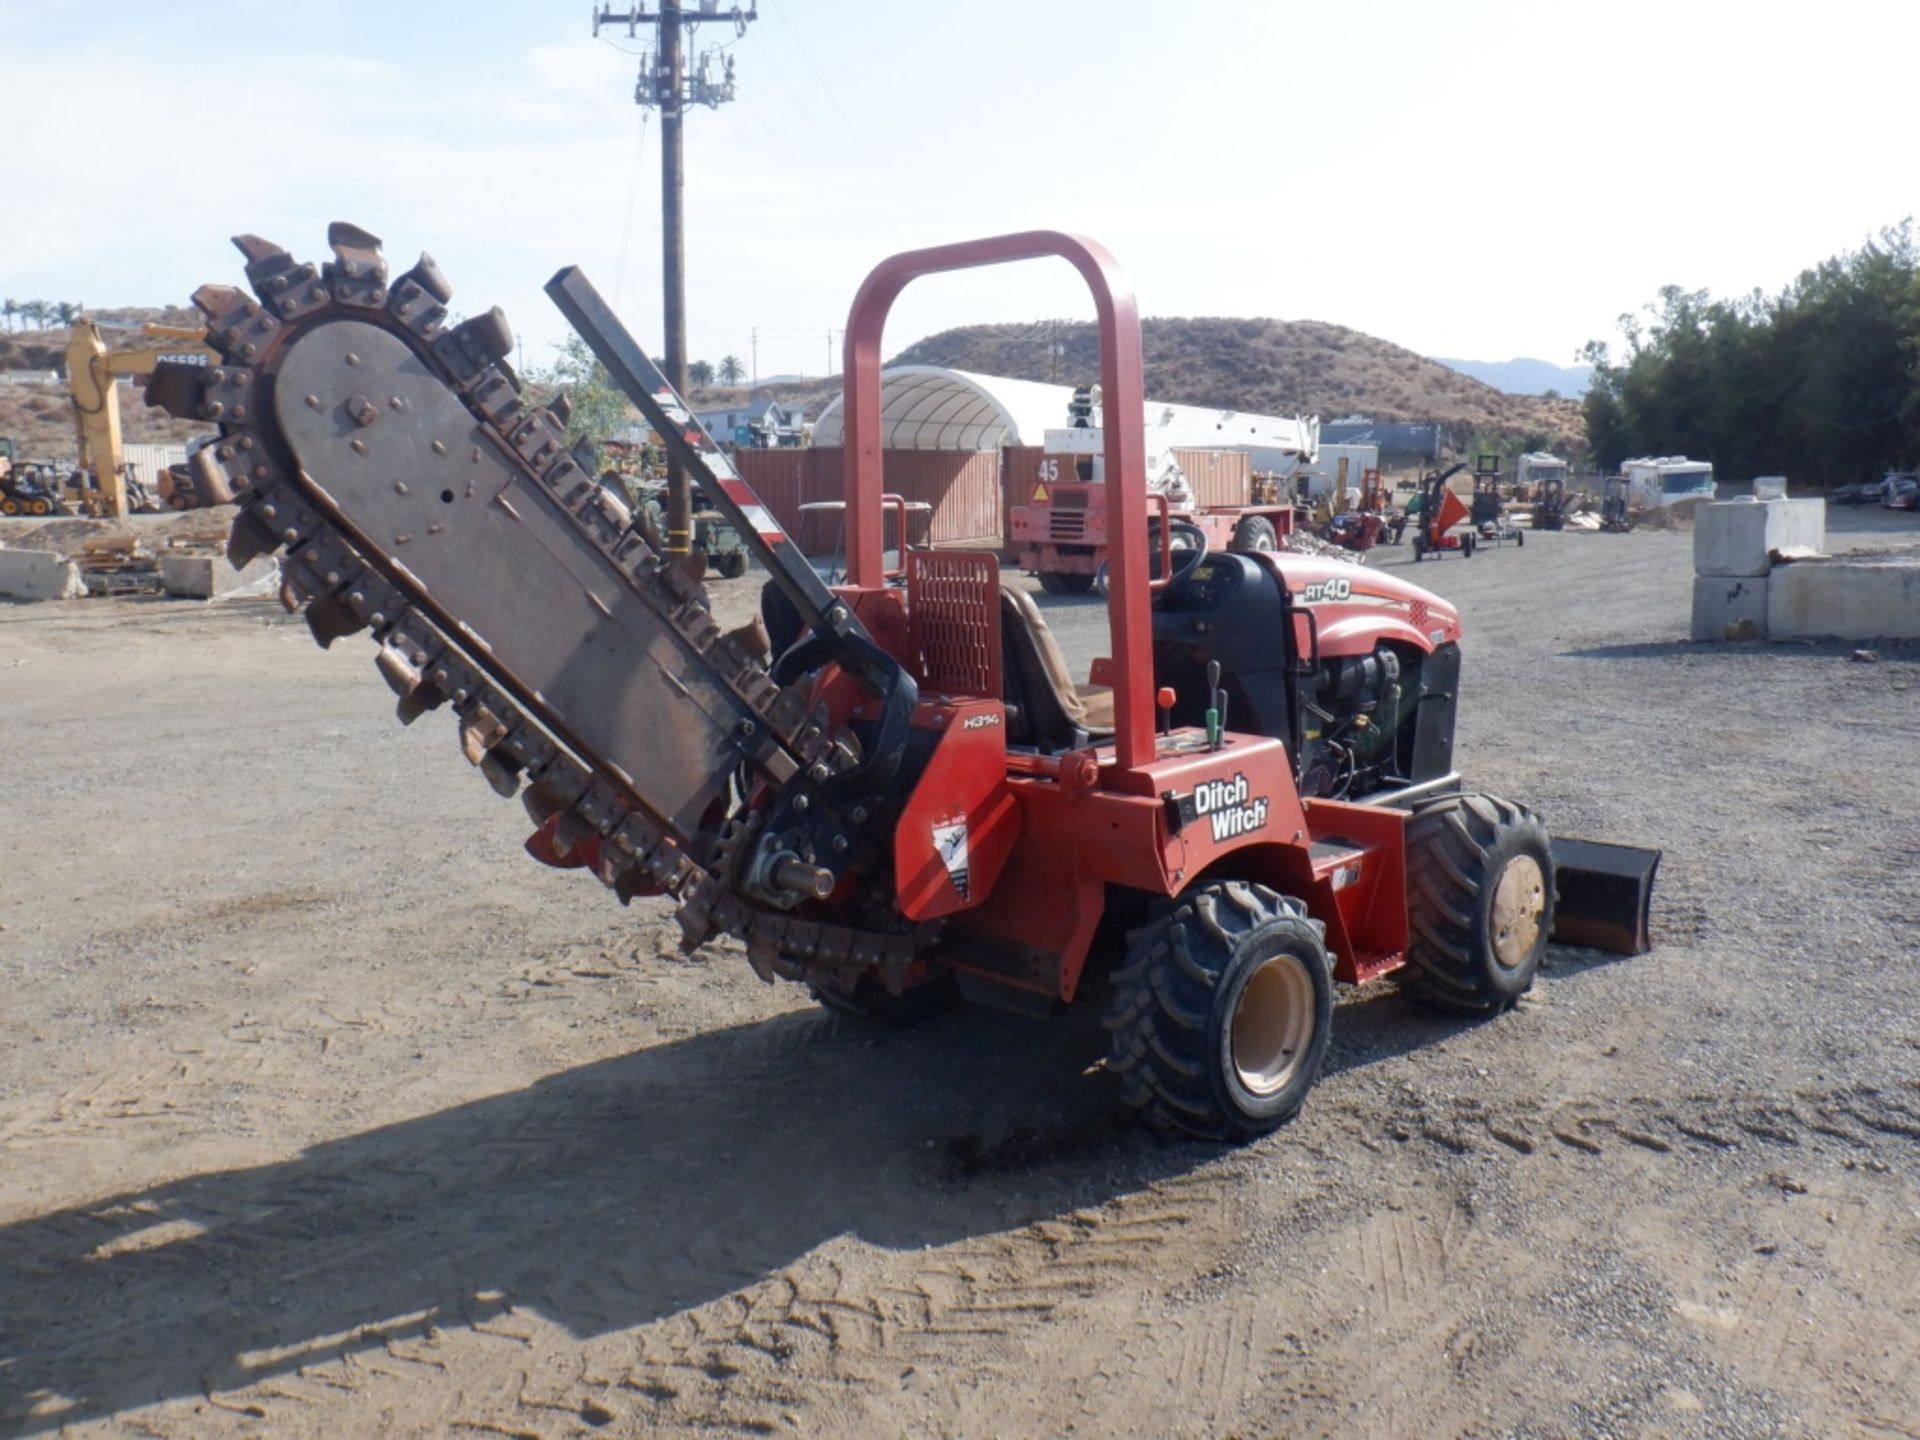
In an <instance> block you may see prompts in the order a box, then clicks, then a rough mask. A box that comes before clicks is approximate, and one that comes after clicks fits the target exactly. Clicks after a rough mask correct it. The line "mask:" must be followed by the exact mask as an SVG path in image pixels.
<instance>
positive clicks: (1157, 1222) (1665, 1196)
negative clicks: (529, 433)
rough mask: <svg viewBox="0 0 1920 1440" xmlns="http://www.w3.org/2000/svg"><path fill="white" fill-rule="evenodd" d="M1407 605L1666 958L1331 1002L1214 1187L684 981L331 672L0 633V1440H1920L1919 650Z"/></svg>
mask: <svg viewBox="0 0 1920 1440" xmlns="http://www.w3.org/2000/svg"><path fill="white" fill-rule="evenodd" d="M1832 525H1833V529H1834V532H1835V534H1834V536H1833V542H1834V548H1844V547H1846V546H1855V545H1858V546H1865V547H1873V546H1879V545H1884V544H1888V543H1892V542H1893V541H1894V540H1910V539H1912V538H1914V531H1915V527H1914V526H1913V524H1912V523H1911V521H1910V520H1908V521H1902V520H1901V518H1900V517H1886V516H1882V515H1879V514H1858V515H1848V514H1846V513H1845V512H1839V511H1836V512H1835V513H1834V515H1833V517H1832ZM1843 532H1845V533H1843ZM16 543H17V542H16ZM1408 559H1409V557H1408V556H1407V555H1406V554H1405V553H1404V552H1385V554H1384V555H1383V556H1382V557H1380V563H1384V564H1386V565H1387V566H1389V567H1392V568H1395V569H1396V570H1397V569H1398V567H1400V566H1403V565H1406V564H1407V561H1408ZM1405 573H1407V574H1409V575H1410V576H1417V578H1418V579H1419V581H1420V582H1421V583H1423V584H1426V585H1429V586H1431V587H1432V588H1434V589H1436V590H1438V591H1440V592H1441V593H1443V594H1445V595H1448V596H1450V597H1452V598H1454V599H1455V600H1456V601H1457V602H1458V603H1459V604H1460V605H1461V606H1462V608H1463V610H1464V612H1465V617H1466V626H1467V636H1468V638H1467V641H1466V646H1465V650H1466V667H1465V682H1464V684H1465V693H1464V699H1463V702H1462V706H1461V741H1460V758H1461V765H1462V769H1463V770H1464V771H1465V772H1466V773H1467V775H1468V777H1469V779H1470V781H1472V782H1473V783H1475V784H1478V785H1480V786H1482V787H1484V788H1487V789H1492V790H1497V791H1499V792H1501V793H1504V794H1507V795H1510V796H1512V797H1514V798H1517V799H1522V800H1524V801H1526V802H1527V803H1529V804H1531V805H1533V806H1535V807H1536V808H1538V809H1539V810H1540V811H1541V812H1542V813H1543V814H1544V815H1545V817H1546V818H1547V820H1548V822H1549V824H1550V825H1552V826H1553V827H1555V828H1556V829H1557V830H1559V831H1561V832H1563V833H1569V834H1578V835H1587V836H1591V837H1595V838H1612V839H1618V840H1623V841H1629V842H1640V843H1652V844H1658V845H1662V846H1664V847H1665V848H1666V860H1665V864H1664V866H1663V868H1662V871H1661V875H1660V883H1659V890H1658V897H1657V905H1656V911H1655V922H1654V923H1655V933H1656V940H1657V949H1656V950H1655V952H1654V953H1653V954H1652V955H1649V956H1646V957H1643V958H1640V959H1635V960H1627V961H1620V960H1613V959H1610V958H1607V957H1601V956H1599V955H1596V954H1593V953H1590V952H1581V951H1573V950H1560V949H1556V950H1555V951H1554V952H1553V954H1552V956H1551V960H1550V964H1549V968H1548V970H1547V971H1546V973H1545V975H1544V977H1543V979H1542V981H1541V983H1540V984H1539V986H1538V987H1537V988H1536V990H1535V992H1534V993H1533V995H1532V996H1530V997H1529V998H1528V999H1527V1000H1526V1001H1525V1002H1524V1003H1523V1004H1522V1005H1521V1006H1520V1007H1519V1008H1518V1009H1517V1010H1516V1011H1514V1012H1512V1013H1510V1014H1507V1015H1504V1016H1501V1017H1500V1018H1498V1019H1495V1020H1491V1021H1488V1022H1486V1023H1479V1024H1473V1023H1463V1022H1461V1021H1458V1020H1452V1019H1440V1018H1436V1017H1435V1016H1433V1015H1431V1014H1429V1013H1427V1012H1425V1011H1423V1010H1421V1009H1419V1008H1417V1007H1416V1006H1414V1005H1413V1004H1411V1003H1409V1002H1408V1001H1406V1000H1404V999H1402V998H1401V997H1400V996H1399V995H1398V994H1397V993H1396V992H1395V990H1394V989H1393V987H1392V985H1391V984H1390V983H1381V984H1378V985H1375V986H1372V987H1369V988H1367V989H1364V990H1360V991H1354V992H1349V993H1345V994H1343V995H1342V997H1341V1004H1340V1007H1339V1010H1338V1013H1337V1016H1336V1035H1335V1040H1334V1048H1333V1052H1332V1056H1331V1060H1330V1063H1329V1065H1328V1068H1327V1071H1326V1072H1325V1074H1324V1076H1323V1078H1322V1081H1321V1083H1320V1086H1319V1088H1318V1090H1317V1091H1316V1092H1315V1094H1314V1096H1313V1098H1312V1099H1311V1100H1310V1101H1309V1102H1308V1105H1307V1108H1306V1110H1305V1112H1304V1113H1303V1115H1302V1116H1301V1117H1300V1119H1299V1120H1298V1121H1297V1122H1296V1123H1295V1124H1293V1125H1292V1126H1290V1127H1288V1128H1287V1129H1285V1130H1283V1131H1282V1132H1280V1133H1279V1134H1278V1135H1275V1136H1273V1137H1271V1138H1270V1139H1267V1140H1265V1141H1262V1142H1260V1143H1257V1144H1254V1145H1250V1146H1248V1147H1246V1148H1244V1149H1238V1150H1222V1149H1219V1148H1215V1147H1208V1146H1200V1145H1182V1144H1162V1143H1158V1142H1155V1141H1153V1140H1151V1139H1149V1138H1146V1137H1143V1136H1141V1135H1139V1134H1136V1133H1133V1132H1130V1131H1126V1130H1124V1129H1121V1128H1119V1127H1117V1126H1115V1125H1114V1124H1113V1123H1112V1122H1111V1121H1110V1120H1109V1118H1108V1117H1109V1114H1110V1109H1109V1106H1110V1101H1111V1095H1110V1093H1109V1084H1108V1079H1107V1077H1106V1076H1105V1075H1104V1073H1103V1072H1102V1071H1101V1070H1100V1068H1099V1067H1098V1065H1097V1063H1096V1062H1097V1060H1098V1057H1099V1054H1100V1049H1101V1040H1102V1036H1101V1033H1100V1030H1099V1027H1098V1024H1097V1017H1090V1016H1087V1015H1079V1016H1076V1017H1069V1018H1068V1019H1066V1020H1062V1021H1057V1022H1046V1021H1035V1020H1024V1019H1019V1018H1014V1017H1010V1016H1002V1015H997V1014H991V1013H984V1012H963V1013H959V1014H956V1015H954V1016H952V1017H950V1018H946V1019H943V1020H941V1021H938V1022H935V1023H934V1024H932V1025H930V1026H929V1027H926V1028H924V1029H922V1030H919V1031H915V1032H911V1033H907V1034H887V1035H874V1034H870V1033H866V1032H863V1031H860V1030H857V1029H854V1028H851V1027H849V1026H847V1025H844V1024H842V1023H839V1022H836V1021H834V1020H832V1019H830V1018H828V1017H827V1016H825V1015H824V1014H822V1013H820V1012H818V1011H816V1010H815V1009H814V1008H813V1007H812V1006H810V1005H809V1003H808V1002H807V999H806V996H805V995H804V993H803V992H801V991H799V990H797V989H795V988H793V987H781V988H769V987H766V986H763V985H761V984H760V983H759V982H758V981H757V980H755V979H754V977H753V975H752V974H751V972H750V971H749V970H748V968H747V966H746V965H745V963H744V960H743V957H742V956H741V955H740V954H739V953H738V952H737V951H736V950H732V949H726V948H723V949H721V950H720V951H719V952H718V953H715V954H712V955H710V956H703V957H702V958H700V959H696V960H687V959H684V958H682V957H680V956H679V955H678V954H677V953H676V952H675V950H674V948H673V945H672V937H671V936H670V934H669V933H668V926H667V925H666V924H665V923H663V920H662V917H661V916H660V915H659V914H658V913H657V912H655V911H653V910H650V909H648V908H646V907H645V906H644V905H643V904H640V905H636V906H635V907H634V908H633V909H632V910H630V911H622V910H621V909H620V908H619V907H618V906H617V905H616V904H615V903H614V901H613V900H612V898H611V897H610V895H609V894H608V893H607V892H605V891H603V890H602V889H601V888H600V887H599V886H598V885H597V884H595V883H594V882H592V881H591V880H588V879H585V878H583V877H581V876H579V875H577V874H572V873H563V872H557V871H551V870H547V869H544V868H542V867H541V866H539V865H536V864H534V863H533V862H532V861H530V860H528V859H527V858H526V857H525V856H524V855H522V854H521V853H520V851H519V847H520V843H521V841H522V840H523V839H524V838H525V834H526V831H527V828H528V826H527V824H526V822H525V820H524V817H523V815H522V812H521V810H520V807H519V806H518V805H512V804H505V803H502V802H500V801H499V800H497V799H496V798H495V797H494V795H493V794H492V792H491V791H490V790H489V789H488V787H487V786H486V785H485V784H484V783H482V782H481V781H480V780H479V779H478V778H476V777H474V776H470V775H469V774H467V767H466V766H465V764H464V763H463V762H462V761H461V760H460V758H459V755H458V753H457V750H456V747H455V740H454V736H453V733H452V726H451V724H450V722H448V721H447V720H446V718H445V717H444V716H428V717H426V718H425V719H424V720H422V721H421V722H420V723H419V724H417V725H416V726H414V727H413V728H411V729H404V728H402V727H400V726H399V725H397V724H395V723H394V721H393V719H392V718H391V705H390V699H389V697H388V695H387V692H386V690H385V688H384V687H383V686H382V685H381V684H380V683H379V682H378V681H377V680H376V678H375V675H374V671H373V668H372V666H371V664H370V663H369V662H370V660H371V659H372V651H371V647H370V646H368V645H367V644H366V643H365V642H364V641H363V640H358V639H356V640H353V641H349V642H345V643H342V644H340V645H336V646H335V648H334V649H333V650H332V651H330V652H326V653H322V652H320V651H318V650H316V649H314V648H313V646H312V645H311V643H310V642H309V640H308V638H307V635H306V631H305V629H304V627H303V626H302V625H301V624H300V623H299V622H298V621H295V620H290V619H288V618H287V617H285V616H283V615H282V614H281V613H280V611H279V610H278V608H277V607H275V606H271V605H263V604H259V603H253V602H233V603H225V604H214V605H210V606H202V605H196V604H192V603H187V602H161V601H141V600H127V601H92V602H76V603H73V604H67V605H42V606H34V607H13V608H0V715H4V717H5V719H6V722H7V724H6V733H7V744H6V745H5V746H4V748H0V817H4V824H0V836H4V841H5V854H6V864H5V866H4V868H0V994H4V995H5V997H6V1009H5V1014H6V1025H5V1035H6V1043H5V1046H4V1049H3V1050H0V1433H9V1434H28V1435H37V1434H49V1433H61V1434H68V1433H71V1434H75V1435H84V1436H96V1435H115V1436H119V1435H128V1436H163V1437H183V1440H184V1437H201V1436H267V1435H271V1436H296V1437H303V1436H313V1437H320V1436H328V1437H331V1436H341V1435H374V1434H379V1435H421V1436H425V1435H445V1434H454V1435H459V1434H478V1435H502V1436H514V1437H562V1436H576V1435H663V1434H666V1435H677V1434H694V1433H704V1434H721V1435H787V1434H812V1435H827V1434H830V1435H846V1436H858V1437H864V1436H874V1437H880V1436H889V1437H890V1436H1009V1437H1012V1436H1058V1435H1081V1436H1142V1437H1147V1436H1175V1435H1178V1436H1246V1437H1255V1436H1268V1437H1282V1436H1284V1437H1295V1436H1300V1437H1333V1436H1339V1437H1399V1436H1446V1437H1452V1436H1474V1437H1497V1436H1516V1437H1541V1440H1546V1437H1587V1436H1635V1437H1693V1436H1743V1437H1744V1436H1776V1435H1778V1436H1806V1437H1833V1436H1854V1437H1860V1440H1886V1437H1920V1365H1916V1364H1915V1361H1914V1356H1915V1355H1916V1354H1917V1353H1920V1080H1916V1078H1915V1077H1916V1075H1920V998H1916V990H1917V987H1916V984H1915V946H1914V935H1915V933H1916V926H1920V899H1916V898H1915V897H1916V885H1915V877H1916V874H1920V781H1916V778H1915V776H1916V761H1920V693H1917V692H1916V686H1920V651H1917V650H1915V649H1913V648H1912V647H1907V648H1901V647H1894V646H1883V647H1881V649H1880V658H1879V660H1878V661H1877V662H1876V663H1857V662H1854V661H1852V660H1850V658H1849V653H1850V650H1851V649H1852V647H1849V646H1844V645H1819V644H1815V645H1803V644H1777V645H1765V644H1763V645H1746V646H1736V645H1724V644H1708V645H1696V644H1690V643H1688V642H1687V641H1686V640H1685V638H1684V637H1685V634H1686V628H1687V605H1688V596H1689V593H1690V574H1691V537H1690V536H1689V535H1688V534H1686V533H1684V532H1682V533H1677V534H1675V533H1664V534H1663V533H1636V534H1632V535H1628V536H1612V535H1586V534H1565V535H1537V536H1530V537H1529V539H1528V543H1527V545H1526V546H1525V548H1524V549H1521V550H1514V549H1511V548H1509V549H1505V550H1500V551H1483V552H1482V553H1481V554H1479V555H1477V556H1476V557H1475V558H1474V559H1473V560H1472V561H1470V562H1462V561H1460V560H1458V559H1454V558H1448V559H1445V560H1441V561H1438V562H1432V563H1428V564H1425V565H1422V566H1419V567H1418V568H1417V569H1415V568H1413V567H1411V566H1408V568H1407V570H1406V572H1405ZM749 584H750V582H737V583H736V584H735V585H733V586H730V587H726V588H727V589H728V590H729V592H730V593H729V595H728V598H727V599H726V600H725V602H724V605H725V606H726V607H733V608H738V606H739V605H740V604H741V603H742V601H743V599H744V597H745V596H746V595H747V594H748V593H749V591H748V586H749ZM1041 603H1042V605H1043V606H1045V607H1046V608H1047V612H1048V614H1049V616H1050V618H1051V619H1052V620H1053V622H1054V624H1055V625H1056V627H1057V629H1058V631H1059V633H1060V634H1061V636H1062V638H1063V641H1064V642H1065V644H1066V647H1067V649H1068V651H1069V654H1070V655H1072V656H1073V657H1074V658H1075V660H1076V662H1077V663H1080V664H1084V663H1085V661H1086V660H1087V659H1088V658H1090V657H1091V656H1092V655H1093V654H1095V653H1098V652H1099V651H1101V650H1103V649H1104V643H1103V641H1104V635H1103V631H1104V614H1103V612H1102V611H1100V610H1098V609H1096V608H1095V607H1093V606H1092V605H1090V604H1087V603H1086V602H1081V601H1073V600H1055V599H1051V598H1043V599H1042V600H1041ZM1090 1020H1091V1021H1092V1022H1093V1023H1089V1022H1090Z"/></svg>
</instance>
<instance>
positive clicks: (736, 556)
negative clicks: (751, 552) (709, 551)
mask: <svg viewBox="0 0 1920 1440" xmlns="http://www.w3.org/2000/svg"><path fill="white" fill-rule="evenodd" d="M713 568H714V570H715V571H717V572H718V573H719V576H720V578H721V579H722V580H738V579H739V578H740V577H741V576H742V575H744V574H746V573H747V552H746V551H744V550H729V551H727V552H726V553H725V554H724V555H720V556H718V557H716V558H715V560H714V562H713Z"/></svg>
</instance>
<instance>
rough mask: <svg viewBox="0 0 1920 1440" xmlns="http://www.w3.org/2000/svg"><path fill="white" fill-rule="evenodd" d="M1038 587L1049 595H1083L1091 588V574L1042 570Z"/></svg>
mask: <svg viewBox="0 0 1920 1440" xmlns="http://www.w3.org/2000/svg"><path fill="white" fill-rule="evenodd" d="M1040 588H1041V589H1042V590H1044V591H1046V592H1047V594H1049V595H1084V594H1086V593H1087V592H1088V591H1089V590H1091V589H1092V588H1093V576H1091V575H1069V574H1067V573H1065V572H1064V571H1060V570H1042V571H1041V572H1040Z"/></svg>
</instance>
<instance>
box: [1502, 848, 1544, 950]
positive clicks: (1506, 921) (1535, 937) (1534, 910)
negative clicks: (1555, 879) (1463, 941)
mask: <svg viewBox="0 0 1920 1440" xmlns="http://www.w3.org/2000/svg"><path fill="white" fill-rule="evenodd" d="M1546 913H1547V881H1546V876H1545V874H1544V873H1543V872H1542V871H1541V869H1540V862H1539V861H1538V860H1536V859H1534V858H1533V856H1531V855H1516V856H1514V857H1513V858H1512V859H1511V860H1509V861H1508V862H1507V866H1506V869H1504V870H1502V871H1501V872H1500V883H1499V884H1498V885H1497V886H1495V887H1494V891H1493V958H1494V959H1496V960H1498V961H1499V962H1500V964H1501V965H1502V966H1504V967H1505V968H1506V969H1508V970H1512V969H1514V968H1515V967H1517V966H1519V965H1521V964H1523V963H1524V962H1525V961H1526V958H1527V957H1528V956H1529V955H1531V954H1532V953H1533V948H1534V946H1535V945H1537V944H1539V942H1540V920H1541V917H1542V916H1544V915H1545V914H1546Z"/></svg>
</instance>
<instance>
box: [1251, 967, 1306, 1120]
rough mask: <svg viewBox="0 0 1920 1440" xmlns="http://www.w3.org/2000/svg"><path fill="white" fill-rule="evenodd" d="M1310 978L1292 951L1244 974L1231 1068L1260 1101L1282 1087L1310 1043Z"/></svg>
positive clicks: (1292, 1076) (1299, 1063)
mask: <svg viewBox="0 0 1920 1440" xmlns="http://www.w3.org/2000/svg"><path fill="white" fill-rule="evenodd" d="M1313 1022H1314V1007H1313V977H1312V976H1310V975H1309V974H1308V973H1307V967H1306V965H1305V963H1304V962H1302V961H1301V959H1300V958H1299V957H1298V956H1297V955H1276V956H1274V957H1273V958H1272V959H1271V960H1268V961H1265V962H1264V963H1263V964H1262V965H1261V966H1260V968H1259V969H1258V970H1255V971H1254V972H1253V974H1252V975H1251V976H1250V977H1249V978H1248V980H1247V983H1246V985H1245V987H1244V988H1243V989H1242V990H1241V991H1240V998H1239V1001H1238V1002H1237V1003H1236V1004H1235V1006H1234V1011H1233V1068H1234V1071H1235V1072H1236V1073H1237V1074H1238V1075H1239V1077H1240V1083H1241V1084H1242V1085H1244V1086H1246V1087H1247V1089H1248V1090H1249V1091H1250V1092H1251V1093H1253V1094H1255V1095H1258V1096H1260V1097H1262V1098H1263V1099H1264V1098H1265V1097H1266V1096H1269V1095H1274V1094H1278V1093H1279V1092H1280V1091H1281V1090H1284V1089H1285V1088H1286V1087H1287V1085H1288V1084H1289V1083H1290V1082H1291V1081H1292V1080H1293V1078H1294V1076H1296V1075H1298V1074H1299V1073H1300V1067H1301V1065H1303V1064H1304V1063H1305V1062H1306V1058H1307V1047H1308V1045H1310V1044H1311V1043H1312V1041H1313Z"/></svg>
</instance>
